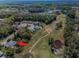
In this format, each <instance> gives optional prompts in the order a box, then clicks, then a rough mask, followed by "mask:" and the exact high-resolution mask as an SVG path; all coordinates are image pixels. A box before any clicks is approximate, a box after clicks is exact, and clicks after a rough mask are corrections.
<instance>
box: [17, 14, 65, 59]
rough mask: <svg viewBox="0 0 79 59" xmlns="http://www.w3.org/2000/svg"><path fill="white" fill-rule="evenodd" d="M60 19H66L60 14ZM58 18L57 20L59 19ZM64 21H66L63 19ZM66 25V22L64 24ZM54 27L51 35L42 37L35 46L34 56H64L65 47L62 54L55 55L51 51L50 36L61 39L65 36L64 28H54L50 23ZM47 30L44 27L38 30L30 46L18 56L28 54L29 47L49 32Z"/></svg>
mask: <svg viewBox="0 0 79 59" xmlns="http://www.w3.org/2000/svg"><path fill="white" fill-rule="evenodd" d="M58 20H61V21H63V20H65V17H64V15H59V16H58ZM58 20H57V21H58ZM63 22H64V21H63ZM63 25H64V24H63ZM49 26H50V27H51V29H52V32H51V34H50V35H48V36H46V37H44V38H42V39H40V41H39V42H38V43H37V45H36V46H35V47H34V48H33V50H32V52H31V53H32V55H33V57H34V58H54V57H63V50H64V48H62V50H61V55H58V56H56V55H54V53H52V52H51V49H50V46H49V45H48V40H49V38H51V37H52V38H54V39H55V40H56V39H57V40H58V39H59V40H62V41H64V38H63V33H64V29H60V30H55V29H54V30H53V27H52V25H51V24H50V25H49ZM44 31H45V30H44V29H42V30H40V31H38V32H37V33H36V34H34V35H33V37H32V39H31V41H30V42H29V44H30V46H29V47H25V49H24V51H23V52H22V53H20V54H19V55H16V56H17V57H23V55H26V54H27V53H29V49H30V48H31V47H32V46H33V45H34V43H35V42H36V41H37V40H38V39H39V38H41V37H43V36H44V35H46V34H47V32H44Z"/></svg>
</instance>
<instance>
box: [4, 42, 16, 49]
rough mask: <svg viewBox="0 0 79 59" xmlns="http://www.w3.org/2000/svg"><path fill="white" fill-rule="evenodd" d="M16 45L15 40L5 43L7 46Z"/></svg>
mask: <svg viewBox="0 0 79 59" xmlns="http://www.w3.org/2000/svg"><path fill="white" fill-rule="evenodd" d="M15 45H16V42H15V41H9V42H7V43H5V44H4V46H5V47H11V48H13V47H14V46H15Z"/></svg>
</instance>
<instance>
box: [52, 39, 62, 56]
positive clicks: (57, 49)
mask: <svg viewBox="0 0 79 59" xmlns="http://www.w3.org/2000/svg"><path fill="white" fill-rule="evenodd" d="M62 46H63V43H62V42H61V41H60V40H55V41H54V42H53V50H54V54H55V55H58V54H60V53H61V50H62V49H61V48H62Z"/></svg>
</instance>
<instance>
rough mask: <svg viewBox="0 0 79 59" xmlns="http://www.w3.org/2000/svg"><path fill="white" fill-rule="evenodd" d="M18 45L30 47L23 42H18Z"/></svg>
mask: <svg viewBox="0 0 79 59" xmlns="http://www.w3.org/2000/svg"><path fill="white" fill-rule="evenodd" d="M17 44H18V45H19V46H28V45H29V44H28V43H27V42H22V41H19V42H17Z"/></svg>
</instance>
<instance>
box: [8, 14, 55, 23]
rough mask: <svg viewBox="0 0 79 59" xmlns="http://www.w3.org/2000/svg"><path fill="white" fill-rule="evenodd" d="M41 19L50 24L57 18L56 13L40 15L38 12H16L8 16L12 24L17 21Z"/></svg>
mask: <svg viewBox="0 0 79 59" xmlns="http://www.w3.org/2000/svg"><path fill="white" fill-rule="evenodd" d="M23 20H27V21H40V22H43V23H46V24H50V23H51V22H52V21H54V20H56V15H55V14H52V15H38V14H16V15H13V16H11V17H9V18H7V22H8V23H10V24H12V23H13V22H15V21H23Z"/></svg>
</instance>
